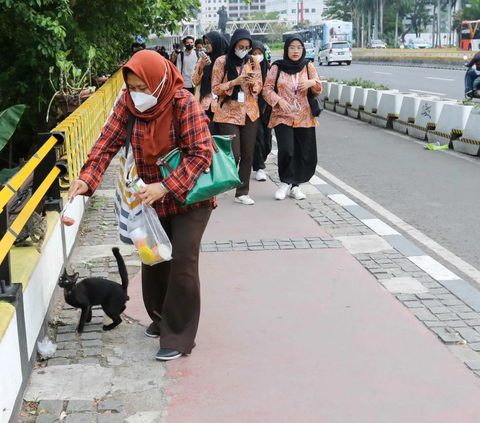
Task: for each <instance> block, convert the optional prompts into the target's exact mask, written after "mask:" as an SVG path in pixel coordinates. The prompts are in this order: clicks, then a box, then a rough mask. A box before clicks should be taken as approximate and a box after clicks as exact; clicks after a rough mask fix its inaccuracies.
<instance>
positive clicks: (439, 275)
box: [408, 256, 460, 281]
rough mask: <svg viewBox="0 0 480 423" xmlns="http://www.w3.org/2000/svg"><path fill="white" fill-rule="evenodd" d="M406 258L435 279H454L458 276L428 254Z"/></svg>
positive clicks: (457, 278)
mask: <svg viewBox="0 0 480 423" xmlns="http://www.w3.org/2000/svg"><path fill="white" fill-rule="evenodd" d="M408 259H409V260H410V261H411V262H412V263H413V264H416V265H417V266H418V267H420V269H422V270H423V271H425V272H427V273H428V274H429V275H430V276H431V277H432V278H434V279H436V280H437V281H455V280H459V279H460V278H459V277H458V276H457V275H456V274H455V273H453V272H450V270H448V269H447V268H446V267H445V266H443V265H441V264H440V263H439V262H438V261H437V260H434V259H433V258H431V257H430V256H415V257H408Z"/></svg>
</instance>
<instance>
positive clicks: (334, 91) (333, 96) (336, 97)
mask: <svg viewBox="0 0 480 423" xmlns="http://www.w3.org/2000/svg"><path fill="white" fill-rule="evenodd" d="M344 86H345V84H338V83H336V82H332V84H331V86H330V95H329V96H328V100H325V108H326V109H327V110H330V111H332V112H334V111H335V106H336V104H337V103H338V102H339V101H340V97H341V95H342V89H343V87H344Z"/></svg>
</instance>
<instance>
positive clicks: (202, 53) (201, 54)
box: [198, 50, 207, 58]
mask: <svg viewBox="0 0 480 423" xmlns="http://www.w3.org/2000/svg"><path fill="white" fill-rule="evenodd" d="M198 55H199V56H200V57H201V58H204V57H205V56H206V55H207V53H205V52H204V51H203V50H202V51H199V52H198Z"/></svg>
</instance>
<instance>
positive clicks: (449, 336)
mask: <svg viewBox="0 0 480 423" xmlns="http://www.w3.org/2000/svg"><path fill="white" fill-rule="evenodd" d="M432 331H433V332H435V333H436V334H437V335H438V336H439V338H440V339H441V340H442V341H443V342H445V343H446V344H456V343H457V342H458V341H461V338H460V337H459V336H458V335H456V334H454V333H450V332H448V331H447V330H446V329H445V328H432Z"/></svg>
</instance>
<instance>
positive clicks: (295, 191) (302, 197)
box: [290, 187, 307, 200]
mask: <svg viewBox="0 0 480 423" xmlns="http://www.w3.org/2000/svg"><path fill="white" fill-rule="evenodd" d="M290 196H291V197H293V198H295V200H305V198H307V196H306V195H305V194H304V193H303V192H302V191H300V187H293V188H292V191H291V192H290Z"/></svg>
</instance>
